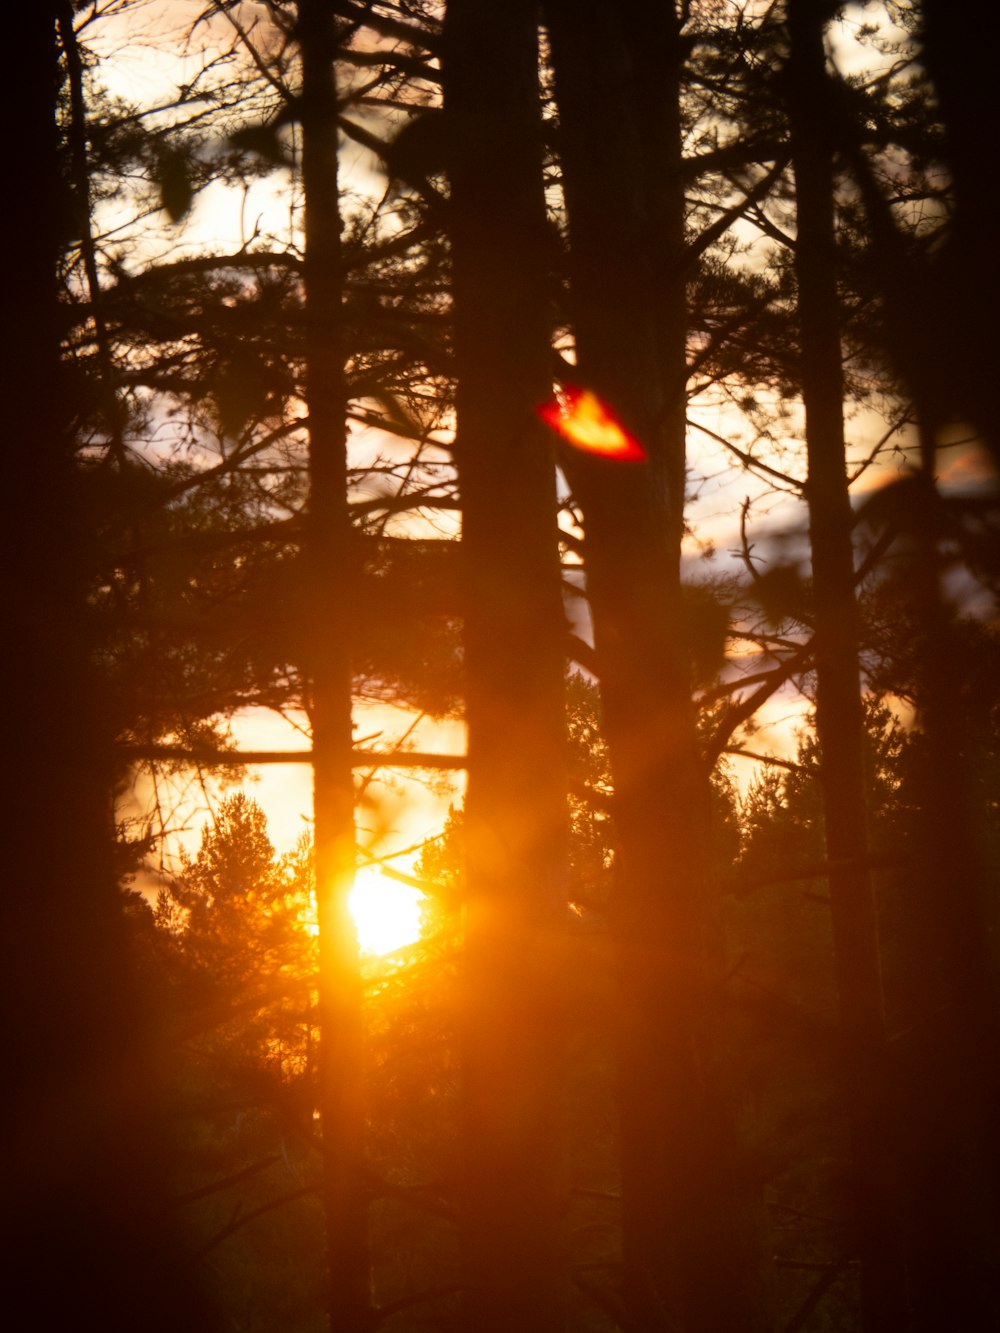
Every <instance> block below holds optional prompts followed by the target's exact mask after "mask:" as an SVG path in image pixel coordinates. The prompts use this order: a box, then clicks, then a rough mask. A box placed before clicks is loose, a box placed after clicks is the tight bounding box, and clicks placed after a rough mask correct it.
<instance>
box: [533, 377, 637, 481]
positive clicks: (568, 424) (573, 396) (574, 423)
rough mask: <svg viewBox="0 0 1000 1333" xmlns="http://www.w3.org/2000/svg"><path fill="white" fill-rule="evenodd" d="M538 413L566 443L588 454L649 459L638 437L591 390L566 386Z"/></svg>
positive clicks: (632, 460)
mask: <svg viewBox="0 0 1000 1333" xmlns="http://www.w3.org/2000/svg"><path fill="white" fill-rule="evenodd" d="M537 410H538V415H539V416H540V417H541V418H542V420H543V421H545V422H547V423H548V424H549V425H550V426H551V427H552V428H553V429H554V430H557V431H558V432H559V434H560V435H561V436H562V437H563V439H564V440H568V441H569V443H570V444H572V445H575V446H576V448H577V449H583V450H585V451H586V452H587V453H588V454H599V455H600V456H601V457H602V458H615V459H619V460H620V461H622V462H633V463H635V462H639V461H640V460H641V459H644V458H645V457H646V451H645V449H644V448H643V447H642V445H641V444H640V443H639V441H638V440H637V439H636V438H635V436H634V435H630V434H629V433H628V431H627V430H626V429H625V428H624V426H622V425H620V423H619V422H618V421H617V420H616V419H615V417H614V415H613V413H612V412H611V411H610V409H609V408H607V407H605V405H604V403H602V402H601V400H600V398H598V396H597V394H596V393H591V391H590V390H589V389H576V388H573V387H572V386H571V385H569V384H565V385H563V387H562V388H561V389H559V390H557V392H556V393H555V395H554V396H553V397H552V398H550V399H549V401H548V402H547V403H545V404H544V405H543V406H542V407H540V408H538V409H537Z"/></svg>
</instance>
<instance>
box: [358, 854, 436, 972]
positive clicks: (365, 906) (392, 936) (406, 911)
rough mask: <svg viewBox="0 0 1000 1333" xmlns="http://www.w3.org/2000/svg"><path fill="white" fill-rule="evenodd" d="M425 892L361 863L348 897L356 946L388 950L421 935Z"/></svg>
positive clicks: (370, 951)
mask: <svg viewBox="0 0 1000 1333" xmlns="http://www.w3.org/2000/svg"><path fill="white" fill-rule="evenodd" d="M423 897H424V895H423V894H422V893H421V892H420V891H419V890H418V889H414V888H411V887H410V885H409V884H401V883H399V882H398V881H397V880H394V879H389V878H388V876H386V875H383V874H382V872H381V870H379V868H378V867H377V866H360V867H359V868H358V870H357V873H356V874H355V876H354V888H353V889H352V890H351V893H350V897H349V898H348V905H349V907H350V912H351V916H352V917H353V918H354V928H355V930H356V931H357V933H358V947H359V948H360V950H361V952H362V953H363V954H389V953H395V952H396V951H397V950H398V949H404V948H406V946H407V945H408V944H415V943H416V941H417V940H418V939H419V938H420V924H421V923H420V904H421V902H422V901H423Z"/></svg>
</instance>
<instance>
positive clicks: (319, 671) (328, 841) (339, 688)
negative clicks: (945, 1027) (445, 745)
mask: <svg viewBox="0 0 1000 1333" xmlns="http://www.w3.org/2000/svg"><path fill="white" fill-rule="evenodd" d="M298 39H299V46H300V51H301V58H302V97H301V103H300V111H301V117H302V184H303V190H304V195H305V258H304V266H303V267H304V284H305V304H306V312H305V313H306V318H305V357H306V367H305V377H306V399H307V406H308V411H309V498H308V505H307V512H306V538H305V544H304V565H305V578H306V587H307V589H308V597H307V599H306V606H307V614H308V616H309V621H310V624H309V635H308V642H309V645H310V661H309V663H308V674H309V679H310V687H311V701H310V716H311V722H312V733H313V740H312V763H313V818H314V839H315V857H316V906H317V915H318V921H319V967H320V973H319V980H318V987H319V1014H320V1119H321V1124H322V1130H323V1208H324V1214H325V1220H326V1254H327V1266H328V1273H327V1283H328V1287H327V1299H328V1305H329V1322H330V1328H331V1330H336V1333H364V1330H367V1329H370V1328H372V1327H373V1326H374V1319H373V1314H372V1309H371V1295H370V1283H369V1259H368V1240H367V1236H368V1227H367V1196H366V1189H365V1183H364V1175H363V1154H364V1107H363V1099H362V1026H361V997H362V990H361V972H360V961H359V956H358V945H357V939H356V935H355V931H354V925H353V922H352V920H351V916H350V912H349V910H348V895H349V893H350V890H351V887H352V885H353V882H354V867H355V830H354V782H353V772H352V763H353V756H352V751H351V737H352V690H351V647H350V645H351V625H352V622H353V616H352V598H353V588H354V577H353V566H352V543H351V525H350V516H349V512H348V506H347V437H346V422H347V386H346V380H345V374H344V358H345V349H344V346H343V333H342V328H343V325H342V304H343V266H342V260H341V218H340V199H339V192H338V176H337V92H336V80H335V74H334V61H335V58H336V54H337V32H336V27H335V20H334V17H333V8H332V6H331V5H330V4H329V3H328V0H300V4H299V17H298Z"/></svg>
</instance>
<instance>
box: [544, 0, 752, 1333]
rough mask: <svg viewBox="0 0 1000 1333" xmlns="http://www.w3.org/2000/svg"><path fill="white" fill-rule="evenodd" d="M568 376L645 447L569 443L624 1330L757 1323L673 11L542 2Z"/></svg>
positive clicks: (668, 8) (669, 7) (656, 7)
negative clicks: (611, 976) (608, 453)
mask: <svg viewBox="0 0 1000 1333" xmlns="http://www.w3.org/2000/svg"><path fill="white" fill-rule="evenodd" d="M547 13H548V18H549V25H550V35H551V41H552V52H553V63H554V67H555V77H556V94H557V100H558V107H559V145H560V154H561V162H562V170H563V190H564V194H565V200H566V208H567V213H568V218H569V237H570V275H571V296H570V313H571V317H572V321H573V327H574V333H575V339H576V354H577V364H578V367H579V378H580V381H581V384H582V385H584V386H585V387H587V388H589V389H592V390H594V391H596V392H597V394H598V395H599V396H600V397H601V398H602V399H603V400H605V402H606V403H607V404H608V405H609V407H610V408H611V409H612V410H613V411H614V413H615V414H616V416H617V417H618V419H619V420H620V422H621V423H622V424H623V426H624V427H625V428H626V429H627V430H628V431H629V432H630V433H631V434H632V435H633V436H635V437H636V438H637V439H638V440H639V441H640V442H641V443H642V444H643V446H644V447H645V448H646V450H647V453H648V460H647V461H646V462H644V463H628V464H625V463H615V462H611V461H607V460H598V459H586V458H583V457H582V456H580V457H577V458H574V459H567V461H566V467H567V471H568V475H569V477H570V481H571V484H572V487H573V490H574V494H575V495H576V496H577V498H578V499H579V500H580V502H581V504H582V507H583V512H584V525H585V534H586V537H585V561H586V573H587V594H588V598H589V601H590V607H591V612H592V616H593V623H594V637H595V647H596V654H597V663H598V673H599V676H600V686H601V701H602V710H603V717H604V728H605V735H606V738H607V742H608V748H609V753H610V759H611V767H612V773H613V778H614V786H615V802H614V817H615V835H616V844H617V861H616V883H615V898H614V906H613V932H614V939H615V949H616V956H617V966H618V975H619V983H618V984H619V993H620V1009H619V1013H618V1023H617V1047H618V1050H617V1065H618V1087H619V1114H620V1120H621V1170H622V1205H623V1273H624V1290H623V1296H624V1304H625V1309H626V1319H625V1324H624V1326H625V1327H626V1328H627V1329H628V1330H636V1333H638V1330H642V1331H643V1333H649V1330H667V1329H671V1330H672V1329H677V1328H681V1329H684V1330H691V1331H694V1330H699V1331H701V1330H703V1331H704V1333H709V1330H718V1329H722V1328H725V1329H730V1330H740V1329H745V1328H748V1327H750V1326H751V1323H752V1320H753V1318H754V1317H755V1316H754V1310H755V1308H758V1307H757V1301H756V1298H755V1295H754V1293H753V1291H752V1288H753V1286H754V1278H753V1272H754V1267H755V1266H754V1263H753V1260H752V1259H751V1258H750V1257H749V1247H748V1243H747V1234H746V1230H745V1228H744V1225H743V1210H742V1207H741V1204H740V1202H739V1201H738V1199H737V1194H738V1190H737V1187H736V1162H735V1143H734V1139H733V1134H732V1127H731V1125H730V1124H729V1121H728V1118H727V1115H726V1112H725V1110H724V1108H723V1106H722V1103H721V1100H720V1098H719V1097H718V1096H717V1095H716V1092H715V1091H714V1090H713V1088H712V1087H711V1084H710V1078H709V1076H708V1074H707V1072H706V1061H705V1039H706V1037H707V1034H708V1028H709V1026H710V1021H709V1020H710V1011H711V1003H710V993H711V991H710V979H711V965H710V959H711V956H712V953H713V943H712V934H713V931H712V921H711V918H712V913H711V910H710V905H709V884H708V876H707V852H708V815H709V802H708V798H709V787H708V777H707V773H706V771H705V769H704V766H703V764H702V762H701V758H700V754H699V750H698V744H697V736H696V732H695V718H694V710H693V706H692V702H691V693H690V684H689V666H688V659H687V653H686V649H685V645H684V642H683V637H682V632H681V629H680V626H681V614H680V612H681V583H680V542H681V535H682V525H683V512H684V469H685V406H686V399H685V387H686V360H685V339H686V323H687V321H686V305H685V294H684V277H683V257H682V247H683V208H684V200H683V192H682V185H681V175H680V131H679V87H680V70H681V62H682V55H681V42H680V23H679V20H678V16H677V13H676V10H675V7H674V6H673V5H662V4H654V3H649V4H642V5H640V8H639V10H638V11H636V10H635V9H634V8H632V9H630V10H629V12H628V14H627V16H626V15H624V14H617V13H615V12H612V11H610V10H609V9H608V8H607V7H605V8H604V10H603V11H596V10H594V11H591V10H584V9H583V8H582V7H579V6H574V5H571V4H567V3H563V2H562V0H559V2H558V3H552V4H550V5H549V6H548V10H547Z"/></svg>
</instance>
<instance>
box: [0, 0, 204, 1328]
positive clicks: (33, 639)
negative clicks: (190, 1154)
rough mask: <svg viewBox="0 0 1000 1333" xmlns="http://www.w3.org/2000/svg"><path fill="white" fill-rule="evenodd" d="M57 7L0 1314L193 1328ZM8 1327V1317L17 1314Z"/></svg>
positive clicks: (25, 278)
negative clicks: (70, 255) (169, 1153)
mask: <svg viewBox="0 0 1000 1333" xmlns="http://www.w3.org/2000/svg"><path fill="white" fill-rule="evenodd" d="M56 12H57V6H56V5H54V4H47V3H40V4H36V5H32V6H29V7H28V8H27V9H26V10H25V12H24V14H23V15H22V19H23V22H22V23H21V24H20V25H19V29H18V39H17V40H18V68H19V71H20V73H21V75H22V76H23V84H20V85H19V87H18V90H17V93H16V98H17V100H16V106H11V105H9V104H8V114H9V115H11V116H13V115H15V114H16V117H17V122H18V133H17V135H16V136H14V139H13V140H12V142H11V145H10V151H11V158H10V160H9V162H8V166H9V168H10V171H11V173H12V176H11V179H12V180H15V181H16V182H17V185H16V188H13V189H12V191H11V194H10V199H9V201H8V208H7V225H8V227H9V228H10V230H9V232H8V235H9V238H10V244H11V246H12V247H13V248H12V250H11V253H12V254H15V253H16V260H15V261H14V262H13V263H12V264H11V268H10V275H9V277H10V283H11V286H12V300H11V301H10V305H9V313H10V319H11V321H12V323H11V330H12V333H13V335H14V336H15V337H16V349H11V352H10V354H9V359H8V362H7V364H8V366H10V367H12V368H14V370H15V374H16V381H15V378H14V377H11V376H8V377H7V381H6V382H7V385H8V392H7V395H6V407H7V428H8V436H7V442H8V446H9V447H8V448H7V450H6V453H5V460H4V485H3V494H4V504H3V518H2V522H0V532H2V538H3V546H4V551H3V574H4V626H5V632H4V649H3V662H4V667H5V674H4V680H5V685H4V697H5V698H6V699H7V701H8V704H9V708H8V714H7V719H6V723H5V730H6V741H7V746H8V752H9V757H8V760H7V768H8V781H7V783H6V784H5V788H4V805H3V826H4V844H3V865H4V875H5V883H4V886H3V890H2V893H0V942H2V943H0V948H2V951H3V959H2V965H0V1000H2V1008H3V1013H4V1014H5V1015H6V1019H7V1022H6V1033H5V1063H6V1070H7V1080H6V1083H7V1086H6V1090H5V1094H4V1098H3V1112H2V1116H3V1133H4V1142H5V1144H7V1145H8V1149H9V1152H8V1161H7V1165H6V1168H5V1171H4V1195H5V1197H4V1209H3V1218H2V1221H0V1245H2V1252H3V1267H4V1279H5V1280H4V1297H3V1301H4V1309H5V1310H6V1311H7V1314H8V1317H9V1318H11V1319H16V1318H17V1317H18V1316H17V1313H16V1312H17V1311H22V1312H27V1318H28V1319H29V1321H30V1322H31V1323H32V1324H33V1325H35V1326H37V1327H39V1328H69V1327H72V1326H73V1325H75V1324H78V1323H79V1322H80V1321H81V1318H82V1317H83V1316H84V1312H87V1311H99V1312H100V1313H99V1316H98V1318H99V1320H100V1322H101V1324H102V1326H103V1327H104V1328H106V1329H108V1330H109V1333H118V1331H119V1330H120V1331H121V1333H124V1331H125V1330H126V1329H134V1328H135V1327H136V1326H137V1324H142V1325H143V1326H145V1327H148V1328H150V1329H151V1330H161V1329H162V1330H164V1333H165V1331H166V1330H167V1329H175V1328H178V1327H186V1328H193V1329H195V1328H201V1327H205V1326H206V1323H207V1320H206V1318H205V1314H204V1310H203V1309H201V1308H200V1307H199V1305H198V1303H197V1302H196V1301H195V1300H194V1299H193V1298H192V1292H191V1286H190V1282H189V1280H188V1278H187V1277H186V1276H185V1275H184V1274H182V1273H178V1272H177V1268H176V1265H177V1262H178V1254H177V1250H176V1248H175V1247H174V1245H173V1244H172V1242H171V1241H170V1238H169V1236H168V1234H167V1228H166V1227H165V1226H164V1224H163V1220H162V1219H163V1213H162V1208H163V1195H164V1191H163V1174H162V1166H163V1163H162V1161H161V1159H160V1150H159V1145H160V1142H161V1140H162V1134H161V1132H160V1131H161V1125H160V1124H159V1122H157V1121H155V1120H154V1115H155V1109H156V1108H155V1094H156V1090H157V1085H156V1078H155V1051H154V1049H153V1038H152V1025H151V1024H147V1023H146V1022H145V1021H144V1020H145V1017H146V1016H147V1014H148V1010H147V1008H146V1005H145V998H146V997H144V996H143V995H142V994H141V992H140V989H139V987H138V986H137V983H136V978H135V976H134V975H133V974H132V971H131V968H130V959H129V950H128V938H127V933H126V922H125V920H124V918H123V913H122V898H121V895H120V893H119V891H118V887H117V885H116V883H115V875H114V869H113V856H112V834H113V829H112V813H111V799H112V788H113V778H114V766H113V759H112V752H111V740H112V737H111V736H110V734H109V731H110V727H109V724H108V713H109V710H107V709H105V708H104V707H103V704H102V696H101V690H100V687H99V683H98V680H97V677H96V673H95V671H94V670H93V663H92V654H93V649H94V647H95V644H94V642H93V637H92V628H93V627H92V624H91V622H90V619H89V616H88V607H87V598H88V595H89V592H90V588H89V582H88V579H89V573H90V572H92V571H94V570H95V569H96V566H97V561H96V558H95V553H94V542H95V536H94V534H93V533H92V532H91V531H89V530H88V528H87V526H86V524H85V520H84V516H83V512H82V508H81V506H80V505H79V503H78V501H79V496H78V494H77V489H76V485H77V483H76V473H75V467H74V458H73V446H74V441H73V420H74V412H75V407H76V405H77V403H78V399H77V398H76V394H77V393H78V392H79V388H78V385H77V383H76V381H75V379H74V377H73V376H71V375H69V374H66V373H65V372H64V369H63V367H62V366H61V365H60V347H59V342H60V331H61V329H62V328H64V327H65V320H66V318H67V313H68V312H67V308H66V307H64V306H62V305H61V304H60V302H59V300H58V296H57V285H56V273H57V265H58V260H59V257H60V253H59V252H60V245H61V243H62V242H63V240H64V239H65V236H66V235H67V228H68V225H71V224H70V222H69V212H70V210H69V208H68V200H67V199H66V197H65V194H64V193H63V190H64V182H63V178H62V176H61V173H60V170H59V166H60V164H59V158H58V144H57V137H56V103H57V92H58V87H59V64H58V52H57V46H56ZM20 1317H21V1318H22V1319H24V1318H25V1314H24V1313H22V1314H21V1316H20Z"/></svg>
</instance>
